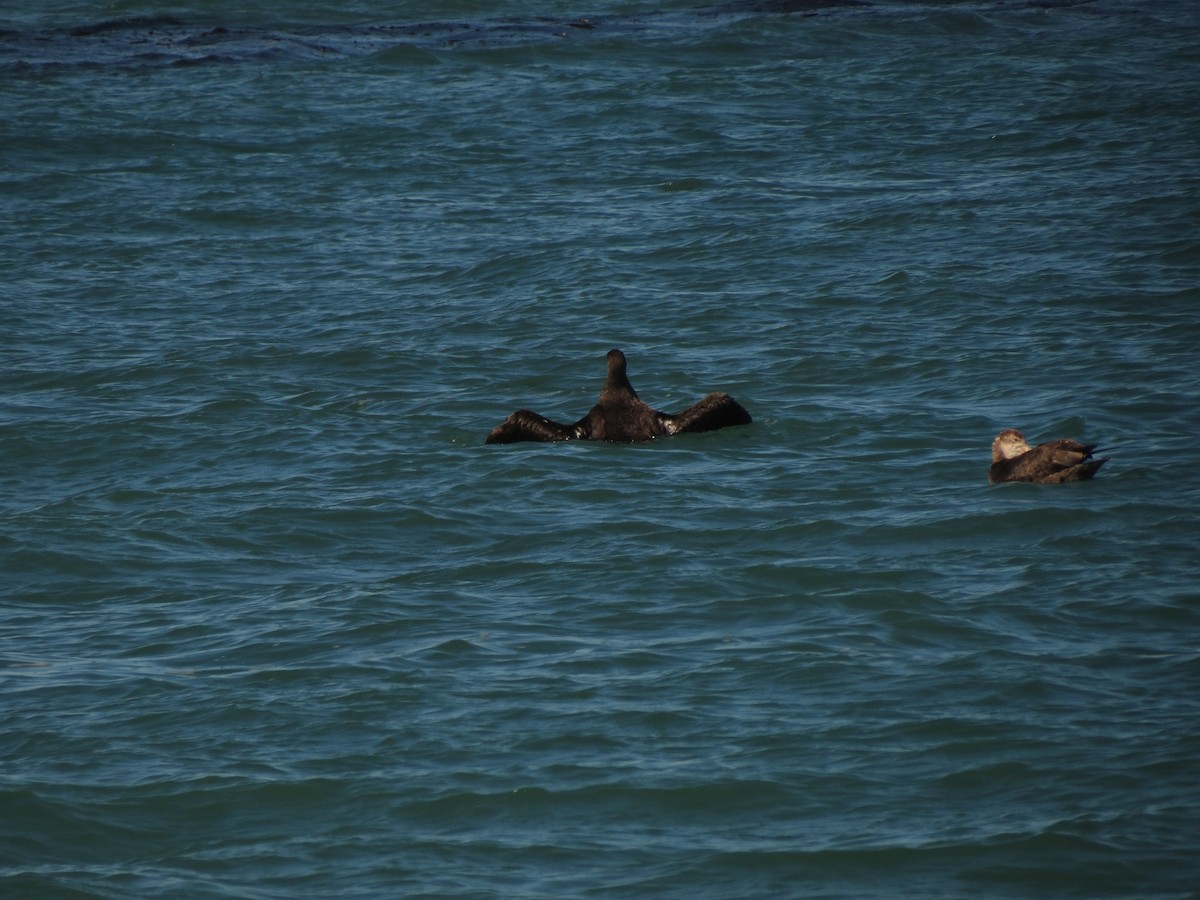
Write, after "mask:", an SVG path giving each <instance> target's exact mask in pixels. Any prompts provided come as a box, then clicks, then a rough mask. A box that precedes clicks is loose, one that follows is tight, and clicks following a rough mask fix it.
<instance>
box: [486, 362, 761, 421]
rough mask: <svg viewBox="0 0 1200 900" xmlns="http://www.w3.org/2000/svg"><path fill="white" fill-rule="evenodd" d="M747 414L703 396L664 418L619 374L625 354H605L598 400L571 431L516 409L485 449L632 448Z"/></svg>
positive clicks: (723, 398) (725, 399) (724, 400)
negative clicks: (599, 444)
mask: <svg viewBox="0 0 1200 900" xmlns="http://www.w3.org/2000/svg"><path fill="white" fill-rule="evenodd" d="M750 421H751V419H750V413H748V412H746V410H745V409H744V408H743V407H742V406H741V404H739V403H738V402H737V401H736V400H734V399H733V398H732V397H730V396H729V395H728V394H724V393H720V392H718V393H714V394H709V395H708V396H707V397H705V398H704V399H703V400H701V401H700V402H699V403H697V404H696V405H695V406H689V407H688V408H687V409H685V410H684V411H683V412H681V413H677V414H675V415H673V416H672V415H668V414H667V413H661V412H659V411H658V410H656V409H652V408H650V407H649V406H647V405H646V404H645V403H643V402H642V401H641V399H640V398H639V397H638V395H637V391H635V390H634V389H633V385H632V384H630V383H629V376H628V375H626V374H625V354H624V353H622V352H621V351H620V350H609V351H608V378H607V379H605V381H604V387H603V388H602V389H601V391H600V398H599V399H598V400H597V401H596V405H595V406H593V407H592V408H591V410H590V411H589V412H588V414H587V415H586V416H584V417H583V418H582V419H580V420H579V421H578V422H576V423H575V424H573V425H561V424H559V423H558V422H552V421H550V420H549V419H547V418H546V417H545V416H541V415H538V414H537V413H535V412H530V411H529V410H527V409H519V410H517V411H516V412H515V413H513V414H512V415H511V416H509V417H508V418H507V419H505V420H504V421H503V422H501V423H500V424H499V425H497V426H496V427H495V428H493V429H492V433H491V434H489V435H488V436H487V441H486V443H488V444H513V443H516V442H517V441H575V440H578V441H612V442H614V443H621V444H632V443H636V442H638V441H649V440H652V439H654V438H656V437H665V436H666V435H669V434H678V433H679V432H681V431H716V430H717V429H718V428H725V427H726V426H728V425H748V424H750Z"/></svg>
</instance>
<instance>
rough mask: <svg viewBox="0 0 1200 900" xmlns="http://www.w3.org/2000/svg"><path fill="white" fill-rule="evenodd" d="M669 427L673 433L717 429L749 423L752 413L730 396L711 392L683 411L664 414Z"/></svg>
mask: <svg viewBox="0 0 1200 900" xmlns="http://www.w3.org/2000/svg"><path fill="white" fill-rule="evenodd" d="M664 418H665V419H666V420H667V427H668V428H669V429H670V430H671V432H672V433H678V432H681V431H716V430H717V429H718V428H727V427H729V426H730V425H749V424H750V422H751V421H753V420H752V419H751V418H750V413H748V412H746V409H745V407H743V406H742V405H741V404H740V403H738V402H737V401H736V400H734V399H733V398H732V397H730V396H729V395H728V394H726V393H723V392H720V391H718V392H717V393H714V394H709V395H708V396H707V397H705V398H704V399H703V400H701V401H700V402H699V403H697V404H695V405H694V406H689V407H688V408H687V409H685V410H684V411H683V412H681V413H676V414H675V415H673V416H664Z"/></svg>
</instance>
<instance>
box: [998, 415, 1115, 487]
mask: <svg viewBox="0 0 1200 900" xmlns="http://www.w3.org/2000/svg"><path fill="white" fill-rule="evenodd" d="M1095 451H1096V445H1095V444H1081V443H1079V442H1078V441H1073V440H1071V439H1070V438H1059V439H1058V440H1057V441H1048V442H1047V443H1045V444H1038V445H1037V446H1036V447H1030V446H1029V444H1028V443H1027V442H1026V440H1025V435H1023V434H1021V432H1019V431H1017V429H1015V428H1006V429H1004V430H1003V431H1002V432H1000V433H999V434H998V435H996V439H995V440H994V441H992V467H991V468H990V469H989V470H988V481H990V482H991V483H992V484H1000V483H1001V482H1004V481H1033V482H1036V483H1038V484H1062V483H1063V482H1067V481H1087V480H1088V479H1090V478H1091V477H1092V476H1093V475H1095V474H1096V472H1097V471H1099V469H1100V467H1101V466H1102V465H1104V464H1105V463H1106V462H1108V457H1107V456H1105V457H1102V458H1101V459H1093V458H1092V454H1093V453H1094V452H1095Z"/></svg>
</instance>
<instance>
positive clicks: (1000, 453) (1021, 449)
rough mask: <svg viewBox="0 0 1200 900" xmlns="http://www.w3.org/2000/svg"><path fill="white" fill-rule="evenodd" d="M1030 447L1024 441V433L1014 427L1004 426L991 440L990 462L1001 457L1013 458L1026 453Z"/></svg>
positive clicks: (998, 460) (996, 460) (996, 461)
mask: <svg viewBox="0 0 1200 900" xmlns="http://www.w3.org/2000/svg"><path fill="white" fill-rule="evenodd" d="M1031 449H1033V448H1032V447H1030V446H1029V444H1027V443H1026V442H1025V435H1023V434H1021V432H1019V431H1017V429H1015V428H1005V429H1004V430H1003V431H1002V432H1000V433H999V434H998V435H996V439H995V440H994V441H992V462H994V463H998V462H1000V460H1002V459H1015V458H1016V457H1018V456H1020V455H1021V454H1022V453H1028V452H1029V451H1030V450H1031Z"/></svg>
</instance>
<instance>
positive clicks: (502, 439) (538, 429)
mask: <svg viewBox="0 0 1200 900" xmlns="http://www.w3.org/2000/svg"><path fill="white" fill-rule="evenodd" d="M574 437H577V434H576V432H575V426H573V425H560V424H559V423H558V422H552V421H551V420H550V419H547V418H546V417H545V416H541V415H538V414H537V413H535V412H532V411H530V410H528V409H518V410H517V411H516V412H515V413H513V414H512V415H511V416H509V417H508V418H507V419H505V420H504V421H503V422H501V423H500V424H499V425H497V426H496V427H495V428H493V429H492V432H491V434H489V435H488V436H487V440H486V441H484V443H485V444H515V443H516V442H517V441H569V440H570V439H571V438H574Z"/></svg>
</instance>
